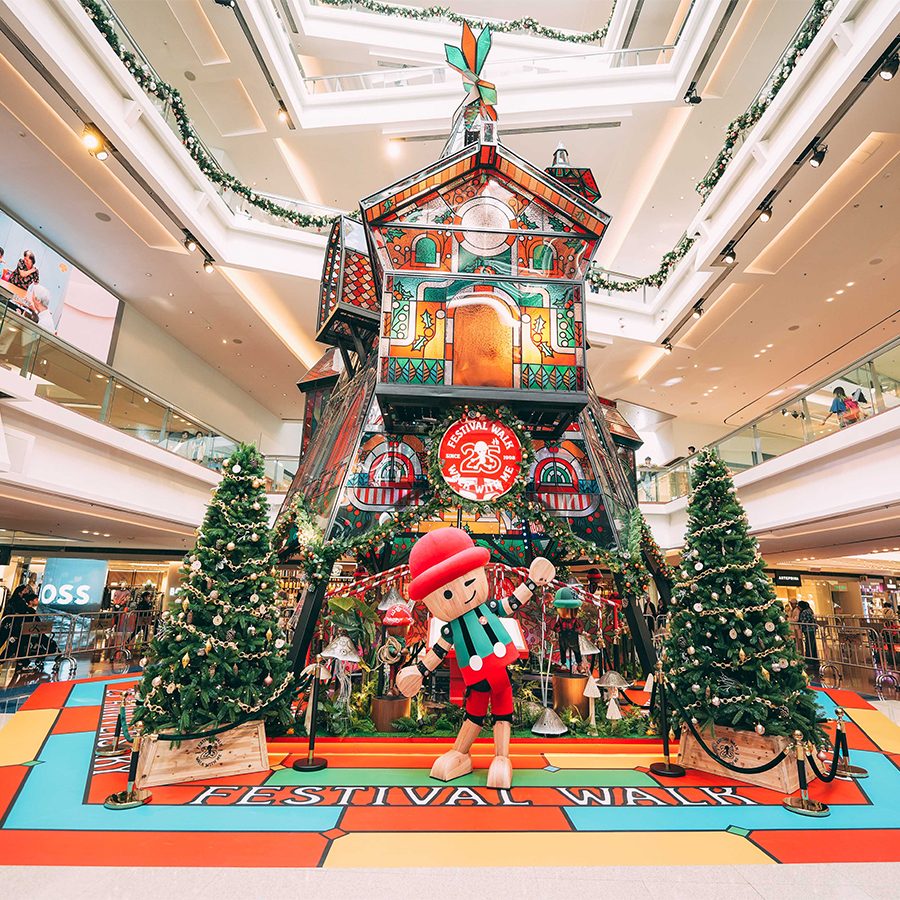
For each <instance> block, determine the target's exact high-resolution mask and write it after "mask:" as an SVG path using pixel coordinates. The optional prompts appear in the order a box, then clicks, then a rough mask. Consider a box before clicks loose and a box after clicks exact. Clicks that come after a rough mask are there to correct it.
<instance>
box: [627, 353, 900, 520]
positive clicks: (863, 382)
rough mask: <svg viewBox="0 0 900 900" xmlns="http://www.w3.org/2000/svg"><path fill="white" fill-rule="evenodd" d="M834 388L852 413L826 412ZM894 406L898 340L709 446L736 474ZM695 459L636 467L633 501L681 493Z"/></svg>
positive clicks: (899, 399) (898, 389)
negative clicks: (855, 405) (855, 411)
mask: <svg viewBox="0 0 900 900" xmlns="http://www.w3.org/2000/svg"><path fill="white" fill-rule="evenodd" d="M838 388H840V389H842V390H843V391H844V393H845V394H846V396H847V397H849V398H851V399H854V400H855V401H856V402H857V403H858V405H859V411H858V416H857V415H854V414H852V413H851V414H850V415H847V414H839V413H837V412H834V413H832V412H831V409H832V405H833V404H834V402H835V393H834V391H835V390H836V389H838ZM898 406H900V339H897V340H895V341H893V342H891V343H890V344H887V345H885V346H884V347H882V348H881V349H880V350H878V351H876V352H875V353H871V354H868V355H867V356H865V357H863V358H862V359H860V360H858V361H857V362H855V363H854V364H853V365H852V366H849V367H848V368H846V369H844V370H842V371H841V372H839V373H838V374H836V375H832V376H831V377H829V378H826V379H824V380H823V381H820V382H819V383H818V384H816V385H815V386H814V387H811V388H807V389H806V390H805V391H804V392H803V393H800V394H796V395H794V396H793V397H791V398H790V399H788V400H785V401H784V402H782V403H781V404H779V405H778V406H777V407H775V408H774V409H773V410H771V411H770V412H768V413H766V414H765V415H762V416H760V417H759V418H758V419H756V420H755V421H754V422H750V423H749V424H747V425H744V426H743V427H741V428H739V429H737V430H736V431H733V432H732V433H731V434H728V435H726V436H725V437H724V438H722V440H720V441H717V442H716V443H714V444H711V445H710V446H712V447H713V448H714V449H715V450H717V451H718V453H719V455H720V456H721V457H722V459H723V460H724V461H725V463H726V464H727V465H728V466H729V468H730V469H731V470H732V471H733V472H741V471H743V470H745V469H749V468H752V467H753V466H758V465H759V464H760V463H763V462H766V461H767V460H770V459H774V458H775V457H777V456H783V455H784V454H785V453H789V452H790V451H791V450H795V449H796V448H797V447H803V446H804V445H806V444H809V443H812V442H813V441H817V440H819V438H822V437H825V436H827V435H829V434H833V433H834V432H836V431H840V430H841V429H844V428H851V427H852V426H853V425H855V424H857V422H861V421H863V420H864V419H867V418H870V417H872V416H877V415H879V414H881V413H883V412H887V411H888V410H891V409H895V408H897V407H898ZM695 461H696V456H689V457H687V458H686V459H683V460H679V461H678V462H677V463H674V464H673V465H670V466H666V467H665V468H662V469H656V468H654V467H649V468H644V469H642V470H641V473H640V475H639V479H638V499H639V500H640V501H641V502H642V503H667V502H668V501H670V500H675V499H676V498H678V497H685V496H687V495H688V494H689V493H690V480H691V470H692V467H693V465H694V463H695Z"/></svg>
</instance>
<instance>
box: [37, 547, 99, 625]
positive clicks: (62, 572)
mask: <svg viewBox="0 0 900 900" xmlns="http://www.w3.org/2000/svg"><path fill="white" fill-rule="evenodd" d="M106 572H107V563H106V560H101V559H70V558H68V557H57V556H51V557H48V559H47V565H46V566H45V567H44V580H43V581H42V582H41V594H40V602H41V605H42V606H47V607H52V608H54V609H59V610H62V611H64V612H72V613H83V612H92V611H93V610H98V609H100V603H101V602H102V600H103V588H104V587H105V586H106Z"/></svg>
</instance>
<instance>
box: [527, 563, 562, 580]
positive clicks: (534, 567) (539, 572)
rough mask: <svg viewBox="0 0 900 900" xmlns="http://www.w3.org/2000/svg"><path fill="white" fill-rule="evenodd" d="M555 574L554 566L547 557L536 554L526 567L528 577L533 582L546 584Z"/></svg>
mask: <svg viewBox="0 0 900 900" xmlns="http://www.w3.org/2000/svg"><path fill="white" fill-rule="evenodd" d="M555 576H556V566H554V565H553V563H552V562H550V560H549V559H544V557H543V556H538V557H537V558H536V559H535V560H534V562H533V563H532V564H531V565H530V566H529V567H528V577H529V578H530V579H531V580H532V581H533V582H534V583H535V584H548V583H549V582H551V581H553V579H554V577H555Z"/></svg>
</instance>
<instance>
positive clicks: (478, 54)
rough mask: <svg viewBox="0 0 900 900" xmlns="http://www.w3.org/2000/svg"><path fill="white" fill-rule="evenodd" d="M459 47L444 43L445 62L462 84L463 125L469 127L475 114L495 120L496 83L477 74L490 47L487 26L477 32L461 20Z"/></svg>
mask: <svg viewBox="0 0 900 900" xmlns="http://www.w3.org/2000/svg"><path fill="white" fill-rule="evenodd" d="M460 44H461V46H460V47H454V46H452V45H451V44H444V50H445V51H446V54H447V62H448V63H449V64H450V65H451V66H452V67H453V68H454V69H456V71H457V72H459V74H460V75H462V77H463V82H464V83H465V85H466V94H467V99H466V114H465V121H466V126H471V124H472V122H474V120H475V117H476V116H477V115H481V116H483V117H484V118H486V119H491V120H493V121H496V119H497V110H496V109H494V105H495V104H496V102H497V86H496V85H494V84H491V82H490V81H485V80H484V79H483V78H482V77H481V70H482V69H483V68H484V63H485V60H486V59H487V55H488V52H489V51H490V49H491V29H490V28H489V27H488V26H487V25H485V26H484V28H482V29H481V34H479V35H478V37H477V38H476V37H475V33H474V32H473V31H472V29H471V28H470V27H469V23H468V22H463V33H462V41H461V42H460Z"/></svg>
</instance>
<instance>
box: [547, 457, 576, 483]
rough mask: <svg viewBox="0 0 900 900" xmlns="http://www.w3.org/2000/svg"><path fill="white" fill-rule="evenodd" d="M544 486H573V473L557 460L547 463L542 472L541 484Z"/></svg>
mask: <svg viewBox="0 0 900 900" xmlns="http://www.w3.org/2000/svg"><path fill="white" fill-rule="evenodd" d="M540 483H541V484H542V485H543V484H554V485H557V486H561V485H566V486H571V485H572V484H573V483H574V482H573V478H572V473H571V472H570V471H569V468H568V466H565V465H563V464H562V463H560V462H557V461H556V460H552V461H551V462H549V463H547V465H546V466H544V468H543V469H542V470H541V482H540Z"/></svg>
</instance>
